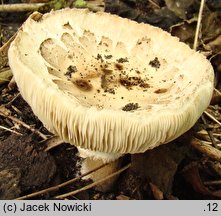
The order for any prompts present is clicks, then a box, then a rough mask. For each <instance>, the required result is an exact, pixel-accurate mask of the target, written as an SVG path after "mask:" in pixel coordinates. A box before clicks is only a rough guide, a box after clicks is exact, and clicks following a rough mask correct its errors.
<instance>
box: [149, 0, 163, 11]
mask: <svg viewBox="0 0 221 216" xmlns="http://www.w3.org/2000/svg"><path fill="white" fill-rule="evenodd" d="M148 1H149V2H150V3H151V4H152V5H153V6H155V7H156V8H158V9H160V6H159V5H158V4H157V3H156V2H155V1H154V0H148Z"/></svg>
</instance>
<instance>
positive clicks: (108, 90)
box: [104, 88, 115, 94]
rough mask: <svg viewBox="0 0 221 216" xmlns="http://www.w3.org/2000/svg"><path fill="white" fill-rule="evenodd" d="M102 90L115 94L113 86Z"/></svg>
mask: <svg viewBox="0 0 221 216" xmlns="http://www.w3.org/2000/svg"><path fill="white" fill-rule="evenodd" d="M104 92H108V93H110V94H115V90H114V89H113V88H107V89H105V90H104Z"/></svg>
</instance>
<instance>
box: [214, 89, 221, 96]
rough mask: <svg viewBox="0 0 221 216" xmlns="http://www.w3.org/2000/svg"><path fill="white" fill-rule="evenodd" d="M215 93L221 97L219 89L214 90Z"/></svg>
mask: <svg viewBox="0 0 221 216" xmlns="http://www.w3.org/2000/svg"><path fill="white" fill-rule="evenodd" d="M214 91H215V92H216V93H217V94H218V95H220V96H221V92H220V91H219V90H218V89H216V88H214Z"/></svg>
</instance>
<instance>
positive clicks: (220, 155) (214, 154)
mask: <svg viewBox="0 0 221 216" xmlns="http://www.w3.org/2000/svg"><path fill="white" fill-rule="evenodd" d="M191 145H192V146H193V147H194V148H196V149H197V150H198V151H199V152H201V153H203V154H205V155H206V156H207V157H209V158H212V159H213V160H216V161H219V162H221V151H220V150H218V149H216V148H214V147H213V146H211V145H209V144H205V143H203V142H201V141H200V140H198V139H193V140H192V141H191Z"/></svg>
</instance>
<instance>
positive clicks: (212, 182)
mask: <svg viewBox="0 0 221 216" xmlns="http://www.w3.org/2000/svg"><path fill="white" fill-rule="evenodd" d="M203 184H204V185H205V186H212V185H221V180H214V181H205V182H203Z"/></svg>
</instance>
